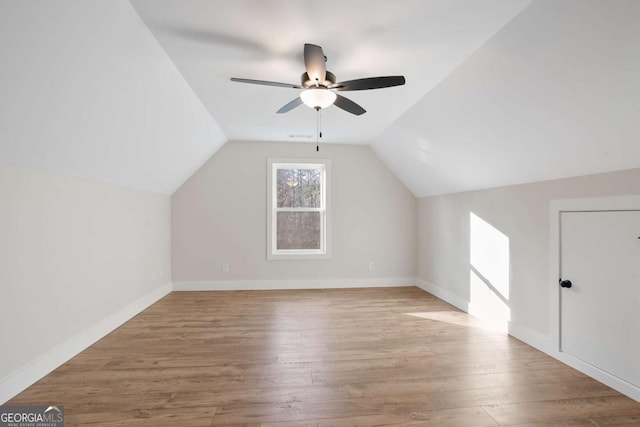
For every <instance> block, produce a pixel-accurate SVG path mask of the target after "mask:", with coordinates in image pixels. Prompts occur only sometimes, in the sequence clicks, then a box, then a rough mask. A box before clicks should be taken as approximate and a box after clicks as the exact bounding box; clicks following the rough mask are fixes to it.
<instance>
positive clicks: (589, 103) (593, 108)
mask: <svg viewBox="0 0 640 427" xmlns="http://www.w3.org/2000/svg"><path fill="white" fill-rule="evenodd" d="M372 148H373V150H374V151H375V152H376V153H377V154H378V156H379V157H380V158H381V159H382V160H383V161H384V162H385V163H386V164H387V165H388V166H389V167H390V168H391V169H392V170H393V171H394V172H395V173H396V175H397V176H398V177H399V178H400V179H401V180H402V181H403V182H404V183H405V185H406V186H407V187H408V188H409V189H410V190H411V191H412V192H413V194H415V195H416V196H418V197H421V196H428V195H434V194H446V193H453V192H460V191H467V190H473V189H479V188H489V187H497V186H504V185H510V184H518V183H525V182H534V181H542V180H549V179H555V178H563V177H570V176H579V175H588V174H593V173H599V172H608V171H615V170H623V169H631V168H638V167H640V1H637V0H616V1H600V0H561V1H557V0H536V1H535V2H534V3H533V4H531V6H529V7H528V8H527V9H526V10H524V11H523V12H522V13H521V14H520V15H518V16H517V17H515V18H514V19H513V20H512V21H511V22H510V23H509V24H508V25H507V26H506V27H505V28H504V29H503V30H501V31H500V32H499V33H498V34H497V35H496V36H495V37H493V38H492V39H491V40H490V41H489V42H488V43H487V44H486V45H484V46H483V47H482V48H481V49H479V50H478V51H476V52H475V53H474V54H473V55H472V56H471V57H470V58H468V59H467V61H465V63H464V64H463V65H462V66H460V67H459V68H458V69H457V70H455V71H454V72H453V73H452V74H450V75H449V76H448V77H447V78H446V79H445V80H444V81H443V82H442V83H441V84H440V85H439V86H438V87H436V88H434V89H433V90H432V91H431V92H429V93H428V94H427V95H426V96H425V97H423V98H422V99H421V100H420V101H419V102H418V103H417V104H416V105H415V106H413V107H412V108H411V109H410V110H409V111H408V112H407V113H405V114H404V115H403V116H402V117H401V118H400V119H398V120H397V121H396V122H395V123H394V124H393V125H392V126H390V127H389V128H387V130H386V131H385V132H384V133H383V134H382V135H381V136H380V137H379V138H377V140H376V141H375V142H374V143H373V144H372Z"/></svg>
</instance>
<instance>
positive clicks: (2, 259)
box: [0, 166, 171, 401]
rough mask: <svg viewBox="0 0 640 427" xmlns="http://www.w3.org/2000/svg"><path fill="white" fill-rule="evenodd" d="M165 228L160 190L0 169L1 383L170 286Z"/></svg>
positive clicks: (165, 204) (166, 212) (166, 204)
mask: <svg viewBox="0 0 640 427" xmlns="http://www.w3.org/2000/svg"><path fill="white" fill-rule="evenodd" d="M169 227H170V199H169V196H167V195H160V194H152V193H146V192H141V191H137V190H131V189H127V188H123V187H119V186H114V185H108V184H101V183H96V182H91V181H85V180H80V179H75V178H68V177H63V176H59V175H53V174H49V173H43V172H35V171H31V170H27V169H22V168H14V167H4V166H2V167H0V236H2V238H1V239H0V342H2V348H3V349H2V352H0V384H2V382H3V381H4V380H7V379H8V377H10V376H11V375H12V374H16V373H17V371H18V370H20V369H21V368H27V369H28V368H29V365H30V364H32V363H34V362H37V361H38V359H40V358H42V357H43V356H45V355H46V354H47V353H49V352H51V351H52V350H54V349H56V348H58V347H60V346H61V345H64V344H65V343H66V342H67V341H68V340H70V339H72V338H74V337H76V336H77V335H79V334H81V333H83V332H84V331H86V330H87V329H89V328H91V327H92V326H94V325H96V324H97V323H98V322H100V321H102V320H104V319H106V318H108V317H109V316H112V315H113V314H114V313H117V312H119V311H120V310H122V309H123V308H125V307H127V306H129V305H131V304H132V303H134V302H136V301H138V300H140V299H141V298H144V297H145V296H147V295H149V294H150V293H153V292H156V291H157V290H158V289H160V288H163V287H167V286H168V285H170V275H171V272H170V231H169ZM54 367H55V366H51V369H52V368H54ZM5 385H6V384H5ZM26 385H28V384H26ZM5 391H6V390H3V392H5ZM18 391H19V390H18ZM5 397H6V396H5ZM0 401H2V399H1V398H0Z"/></svg>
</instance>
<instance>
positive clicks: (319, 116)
mask: <svg viewBox="0 0 640 427" xmlns="http://www.w3.org/2000/svg"><path fill="white" fill-rule="evenodd" d="M321 111H322V110H321V109H320V108H319V107H316V152H318V151H320V141H319V139H320V138H322V112H321Z"/></svg>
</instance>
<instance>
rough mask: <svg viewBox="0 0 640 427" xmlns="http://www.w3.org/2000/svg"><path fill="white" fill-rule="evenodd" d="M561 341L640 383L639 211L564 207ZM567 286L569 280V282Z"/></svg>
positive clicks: (576, 353) (602, 366)
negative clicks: (584, 209) (588, 209)
mask: <svg viewBox="0 0 640 427" xmlns="http://www.w3.org/2000/svg"><path fill="white" fill-rule="evenodd" d="M560 227H561V228H560V236H561V243H560V245H561V249H560V251H561V258H560V259H561V262H560V272H561V277H562V279H563V280H568V281H570V282H571V287H570V288H569V287H561V291H560V293H561V294H560V306H561V310H560V319H561V320H560V346H561V351H563V352H565V353H568V354H570V355H572V356H574V357H577V358H579V359H581V360H582V361H584V362H586V363H589V364H590V365H592V366H595V367H597V368H600V369H601V370H603V371H606V372H608V373H610V374H612V375H614V376H616V377H618V378H620V379H622V380H624V381H626V382H628V383H631V384H633V385H635V386H636V387H640V211H597V212H562V214H561V222H560ZM564 285H565V286H566V285H568V283H566V282H565V283H564Z"/></svg>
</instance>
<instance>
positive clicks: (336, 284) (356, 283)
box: [173, 277, 416, 291]
mask: <svg viewBox="0 0 640 427" xmlns="http://www.w3.org/2000/svg"><path fill="white" fill-rule="evenodd" d="M415 285H416V279H415V278H413V277H391V278H380V279H368V278H367V279H300V280H291V279H288V280H230V281H222V280H214V281H202V282H174V283H173V290H174V291H259V290H276V289H329V288H332V289H333V288H379V287H385V288H386V287H396V286H415Z"/></svg>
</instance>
